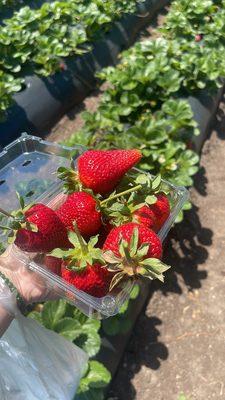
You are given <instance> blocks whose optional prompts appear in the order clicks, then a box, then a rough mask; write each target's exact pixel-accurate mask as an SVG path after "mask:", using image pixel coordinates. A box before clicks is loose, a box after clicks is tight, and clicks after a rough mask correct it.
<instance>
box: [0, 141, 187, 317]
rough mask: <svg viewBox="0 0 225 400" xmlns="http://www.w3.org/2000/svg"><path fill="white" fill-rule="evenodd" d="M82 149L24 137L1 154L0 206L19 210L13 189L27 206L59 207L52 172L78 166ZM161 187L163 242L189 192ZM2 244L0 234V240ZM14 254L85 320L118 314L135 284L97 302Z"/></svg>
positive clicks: (25, 255)
mask: <svg viewBox="0 0 225 400" xmlns="http://www.w3.org/2000/svg"><path fill="white" fill-rule="evenodd" d="M83 151H84V148H83V147H82V146H79V145H78V146H75V147H73V148H69V147H65V146H61V145H58V144H55V143H52V142H47V141H44V140H42V139H40V138H38V137H35V136H29V135H27V134H23V135H22V136H21V137H20V138H19V139H17V140H16V141H14V142H13V143H11V144H10V145H9V146H7V147H5V148H4V150H3V151H2V153H0V204H1V207H2V208H3V209H4V210H6V211H8V212H10V211H12V210H15V209H18V206H19V205H18V199H17V196H16V191H17V192H19V193H20V195H22V196H23V197H24V198H25V202H26V203H27V204H29V203H31V202H36V203H37V202H41V203H44V204H46V205H49V206H51V207H52V208H55V207H57V206H58V205H59V203H60V202H61V201H62V197H61V193H62V182H61V181H60V180H59V179H58V178H57V175H56V173H55V171H56V170H57V168H58V167H59V166H60V165H64V166H69V165H70V162H71V158H73V160H74V161H75V162H76V159H77V157H78V156H79V155H80V154H81V153H82V152H83ZM164 184H165V185H166V187H167V189H168V192H169V199H170V202H171V213H170V217H169V218H168V220H167V221H166V223H165V224H164V226H163V227H162V229H161V230H160V232H159V237H160V238H161V240H162V241H163V240H164V239H165V237H166V235H167V234H168V231H169V230H170V228H171V227H172V225H173V223H174V221H175V219H176V217H177V215H178V213H179V211H180V210H181V208H182V206H183V204H184V202H185V201H186V200H187V199H188V191H187V190H186V189H185V188H184V187H176V186H174V185H172V184H170V183H168V182H164ZM5 240H6V239H5V236H4V235H3V234H2V235H1V236H0V242H5ZM12 251H13V252H14V253H15V254H16V257H17V258H18V259H19V260H20V265H21V264H22V265H23V268H27V269H29V270H30V272H31V273H34V274H39V275H41V276H42V278H43V279H41V280H40V279H39V281H40V283H39V284H40V285H41V282H44V284H45V285H47V286H48V288H49V289H50V290H51V293H54V294H55V298H65V299H66V300H68V301H69V302H70V303H72V304H73V305H75V306H76V307H78V308H79V309H80V310H81V311H82V312H83V313H84V314H86V315H88V316H89V317H93V318H98V319H102V318H107V317H110V316H112V315H115V314H117V313H118V311H119V309H120V307H121V305H122V304H123V303H124V301H126V300H127V298H128V297H129V293H130V291H131V289H132V287H133V285H134V283H133V282H132V281H127V282H126V284H125V285H123V287H121V288H116V289H115V290H114V291H112V292H110V293H109V294H108V295H107V296H105V297H102V298H96V297H93V296H90V295H88V294H87V293H85V292H83V291H80V290H78V289H76V288H75V287H74V286H72V285H70V284H68V283H67V282H66V281H64V280H63V279H62V278H61V277H59V276H57V275H56V274H54V273H53V272H51V271H49V270H47V269H46V267H45V266H44V265H43V264H42V263H41V262H37V261H35V258H34V256H33V255H32V254H30V253H24V252H22V251H20V250H19V249H18V248H17V247H16V246H13V248H12Z"/></svg>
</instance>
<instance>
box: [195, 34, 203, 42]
mask: <svg viewBox="0 0 225 400" xmlns="http://www.w3.org/2000/svg"><path fill="white" fill-rule="evenodd" d="M202 39H203V35H202V34H200V33H198V34H197V35H195V41H196V42H201V40H202Z"/></svg>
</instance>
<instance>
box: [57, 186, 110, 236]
mask: <svg viewBox="0 0 225 400" xmlns="http://www.w3.org/2000/svg"><path fill="white" fill-rule="evenodd" d="M97 205H98V204H97V201H96V200H95V199H94V197H93V196H91V194H89V193H86V192H75V193H73V194H70V195H68V197H67V199H66V201H65V202H64V203H63V204H62V205H61V207H60V208H59V209H58V210H57V211H56V214H57V216H58V217H59V218H60V220H61V221H62V222H63V224H64V225H65V226H66V228H67V229H69V230H73V224H74V222H76V224H77V227H78V229H79V231H80V233H81V235H83V236H92V235H95V234H96V233H98V232H99V230H100V228H101V226H102V221H101V213H100V211H98V210H97Z"/></svg>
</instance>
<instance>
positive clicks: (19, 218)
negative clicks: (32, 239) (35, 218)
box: [0, 192, 38, 243]
mask: <svg viewBox="0 0 225 400" xmlns="http://www.w3.org/2000/svg"><path fill="white" fill-rule="evenodd" d="M16 195H17V198H18V200H19V203H20V209H19V210H16V211H12V212H11V213H8V212H7V211H5V210H3V208H0V214H2V215H4V216H5V217H7V221H6V225H0V229H1V230H2V231H4V232H7V239H8V243H13V242H14V240H15V237H16V233H17V231H18V230H19V229H22V228H24V229H27V230H29V231H32V232H38V228H37V225H35V224H33V223H31V222H29V221H28V220H27V218H26V216H25V213H26V211H28V210H29V209H30V208H31V207H32V206H33V204H29V205H28V206H26V207H25V202H24V199H23V197H22V196H20V194H19V193H18V192H16Z"/></svg>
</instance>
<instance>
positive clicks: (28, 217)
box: [15, 204, 69, 253]
mask: <svg viewBox="0 0 225 400" xmlns="http://www.w3.org/2000/svg"><path fill="white" fill-rule="evenodd" d="M24 219H25V222H24V223H30V224H34V225H35V226H36V227H37V232H34V231H32V230H29V229H26V228H23V227H22V228H20V229H18V231H17V233H16V239H15V244H16V245H17V246H18V247H19V248H20V249H22V250H23V251H27V252H34V253H36V252H40V253H48V252H49V251H52V250H53V249H54V248H56V247H63V248H64V247H67V246H68V243H69V242H68V238H67V230H66V228H65V226H64V225H63V223H62V222H61V220H60V219H59V217H58V216H57V215H56V213H55V212H54V211H53V210H52V209H51V208H49V207H47V206H45V205H44V204H36V205H34V206H32V207H31V208H29V209H28V210H27V211H24Z"/></svg>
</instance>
